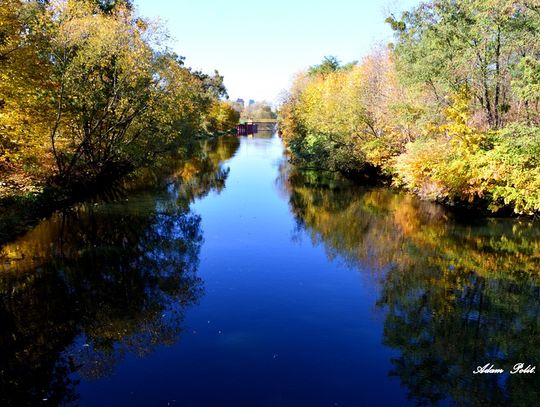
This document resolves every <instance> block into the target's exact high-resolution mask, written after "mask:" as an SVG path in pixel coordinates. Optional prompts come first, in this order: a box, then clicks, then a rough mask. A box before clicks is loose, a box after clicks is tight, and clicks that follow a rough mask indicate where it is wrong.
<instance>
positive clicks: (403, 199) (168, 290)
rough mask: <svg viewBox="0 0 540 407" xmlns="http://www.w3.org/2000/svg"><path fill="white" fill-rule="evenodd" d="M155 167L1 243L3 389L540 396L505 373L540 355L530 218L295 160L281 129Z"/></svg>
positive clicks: (482, 401)
mask: <svg viewBox="0 0 540 407" xmlns="http://www.w3.org/2000/svg"><path fill="white" fill-rule="evenodd" d="M165 181H166V182H163V183H162V182H157V181H156V182H155V183H154V187H152V188H143V187H140V188H134V189H133V190H132V192H130V193H129V194H128V195H127V196H126V197H125V198H123V199H121V200H119V201H116V202H109V203H101V202H96V203H88V204H84V205H79V206H77V207H76V208H72V209H71V210H69V211H66V212H64V213H57V214H54V215H53V216H52V217H51V218H50V219H47V220H44V221H42V222H41V223H40V224H39V225H38V226H37V227H36V228H35V229H34V230H32V231H30V232H29V233H28V234H26V235H25V236H22V237H20V238H19V239H17V240H15V241H14V242H12V243H9V244H7V245H5V246H4V247H3V248H0V298H1V302H0V323H1V326H2V329H1V333H0V380H1V382H0V385H1V389H0V404H2V405H13V406H23V405H47V406H50V405H62V404H64V405H82V406H124V405H126V406H127V405H129V406H154V405H155V406H310V407H317V406H329V407H334V406H340V407H342V406H363V405H365V406H370V405H372V406H401V405H404V406H406V405H455V404H457V405H473V406H476V405H478V406H479V405H493V406H498V405H506V406H510V405H520V406H532V405H538V404H537V402H538V400H540V372H538V373H536V374H525V373H524V374H516V375H511V374H509V372H510V370H511V368H512V366H514V365H515V364H517V363H524V364H525V367H526V366H527V365H531V366H535V365H537V364H538V365H540V278H539V277H538V272H539V271H540V228H539V224H538V223H537V222H534V221H531V220H517V219H499V220H496V219H462V218H460V217H458V216H457V215H454V214H452V213H450V212H448V211H446V210H444V209H443V208H442V207H440V206H438V205H435V204H431V203H427V202H422V201H420V200H418V199H416V198H414V197H412V196H410V195H406V194H401V193H396V192H393V191H390V190H388V189H384V188H362V187H360V186H356V185H353V184H352V183H350V182H348V181H346V180H344V179H339V178H338V177H336V176H334V175H331V174H322V173H316V172H310V173H301V172H299V171H298V170H296V169H294V168H291V167H290V166H289V165H288V164H287V163H286V160H285V158H284V155H283V146H282V144H281V141H280V140H279V138H277V137H276V136H273V137H255V138H241V139H238V138H234V137H231V138H223V139H221V140H219V141H214V142H206V143H205V144H204V146H202V147H201V149H200V151H199V152H198V154H197V156H196V157H195V158H194V159H193V160H191V161H189V162H187V163H184V164H182V165H180V166H179V167H178V168H176V169H175V172H174V174H172V176H171V177H168V178H167V179H166V180H165ZM486 364H493V365H494V366H495V367H496V368H502V369H504V370H505V372H504V373H503V374H473V371H475V370H476V369H477V367H478V366H484V365H486ZM539 368H540V366H539ZM537 370H538V369H537Z"/></svg>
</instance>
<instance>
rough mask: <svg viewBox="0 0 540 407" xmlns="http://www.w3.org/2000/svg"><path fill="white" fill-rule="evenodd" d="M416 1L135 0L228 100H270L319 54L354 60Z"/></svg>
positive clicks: (381, 38)
mask: <svg viewBox="0 0 540 407" xmlns="http://www.w3.org/2000/svg"><path fill="white" fill-rule="evenodd" d="M418 3H419V0H398V1H393V0H379V1H377V0H367V1H366V0H333V1H321V0H273V1H264V2H263V1H260V0H252V1H248V0H135V4H136V5H137V7H138V9H139V12H140V14H141V15H143V16H146V17H152V18H160V19H161V20H162V21H163V22H164V23H165V25H166V27H167V29H168V31H169V33H170V34H171V36H172V39H171V42H170V47H171V48H172V49H173V50H174V51H175V52H177V53H178V54H180V55H183V56H185V57H186V63H187V64H188V65H189V66H192V67H194V68H196V69H201V70H203V71H205V72H209V73H210V72H213V70H214V69H218V70H219V71H220V73H221V74H222V75H224V76H225V85H226V86H227V89H228V91H229V95H230V97H231V99H236V98H238V97H241V98H243V99H245V100H246V101H247V99H256V100H263V99H265V100H268V101H271V102H272V101H274V100H275V99H276V97H277V96H278V94H279V93H280V92H281V91H282V90H283V89H286V88H287V87H288V85H289V83H290V80H291V77H292V76H293V75H294V74H295V73H296V72H298V71H301V70H302V69H305V68H307V67H309V66H310V65H314V64H317V63H318V62H320V61H321V59H322V58H323V57H324V56H325V55H335V56H337V57H338V58H339V59H340V60H341V61H343V62H349V61H352V60H359V59H361V58H362V56H363V55H365V54H366V53H368V52H369V50H370V48H372V47H373V46H374V45H376V44H381V43H382V44H385V43H386V42H388V40H389V39H390V38H391V32H390V29H389V27H387V24H385V23H384V19H385V18H386V15H387V14H388V12H389V11H393V12H399V11H401V10H405V9H410V8H411V7H413V6H414V5H415V4H418Z"/></svg>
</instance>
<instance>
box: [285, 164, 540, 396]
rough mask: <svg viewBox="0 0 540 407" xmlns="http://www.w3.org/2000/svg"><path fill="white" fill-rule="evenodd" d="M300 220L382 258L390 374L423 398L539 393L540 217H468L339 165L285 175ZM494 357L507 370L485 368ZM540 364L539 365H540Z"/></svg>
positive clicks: (346, 247)
mask: <svg viewBox="0 0 540 407" xmlns="http://www.w3.org/2000/svg"><path fill="white" fill-rule="evenodd" d="M280 182H281V184H282V186H283V187H284V188H285V189H286V190H287V194H288V195H289V196H290V207H291V209H292V211H293V213H294V215H295V217H296V220H297V223H298V227H299V229H300V230H303V231H305V232H306V233H307V234H309V235H310V236H311V239H312V240H313V242H314V243H316V244H323V245H324V247H325V248H326V250H327V253H328V255H329V257H330V258H335V257H339V258H341V259H345V260H346V261H347V262H348V263H349V264H350V265H352V266H358V268H359V269H360V270H370V271H371V272H372V273H373V278H374V279H375V280H376V281H377V283H378V284H379V285H380V296H379V300H378V304H377V305H378V307H380V308H381V309H384V310H385V311H386V313H385V324H384V343H385V344H386V345H387V346H389V347H391V348H394V349H396V350H398V351H399V356H398V357H396V358H395V359H393V360H392V364H393V370H392V371H391V372H390V375H395V376H398V377H399V378H400V379H401V381H402V384H403V385H405V386H407V388H408V391H409V397H410V398H411V399H412V400H415V401H416V402H417V403H418V404H419V405H431V404H437V403H438V402H440V401H449V402H450V403H452V404H457V405H472V406H480V405H487V404H489V405H517V406H532V405H537V403H538V400H539V399H540V375H539V374H538V373H537V374H533V375H509V374H508V372H509V371H510V369H511V367H512V366H513V365H514V364H516V363H519V362H522V363H525V366H527V365H528V364H529V363H530V364H532V365H538V367H540V277H539V275H538V272H539V271H540V227H539V226H540V225H539V224H538V222H534V221H527V220H504V219H499V220H496V219H486V220H476V221H471V220H470V219H469V220H467V221H466V222H460V220H459V219H457V218H456V216H452V215H451V214H450V213H448V212H447V211H444V210H443V209H442V208H441V207H439V206H437V205H434V204H429V203H426V202H422V201H419V200H417V199H415V198H413V197H411V196H408V195H401V194H396V193H394V192H391V191H389V190H387V189H378V188H372V189H362V188H359V187H355V186H353V185H351V184H350V183H348V182H346V181H344V180H342V179H339V178H337V177H335V176H332V175H330V174H321V173H314V172H311V173H310V172H304V173H301V172H299V171H295V170H293V169H290V168H286V167H285V166H284V167H283V168H282V174H281V176H280ZM487 363H493V364H495V366H496V367H501V368H503V369H505V370H506V372H507V373H506V374H504V375H502V376H498V375H490V374H485V375H473V374H472V372H473V370H475V369H476V367H477V366H479V365H482V366H484V365H485V364H487ZM538 367H537V369H538Z"/></svg>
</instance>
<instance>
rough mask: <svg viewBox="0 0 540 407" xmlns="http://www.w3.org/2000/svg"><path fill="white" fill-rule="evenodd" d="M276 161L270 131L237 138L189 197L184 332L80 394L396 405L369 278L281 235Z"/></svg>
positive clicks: (287, 224) (399, 398) (89, 398)
mask: <svg viewBox="0 0 540 407" xmlns="http://www.w3.org/2000/svg"><path fill="white" fill-rule="evenodd" d="M281 156H282V145H281V144H280V142H279V140H278V139H277V138H273V139H270V140H269V139H260V138H253V139H248V138H242V144H241V146H240V149H239V150H238V152H237V153H236V155H235V157H234V158H233V159H232V160H230V161H229V162H228V163H225V165H226V166H230V168H231V171H230V174H229V178H228V180H227V184H226V188H225V190H223V191H222V192H221V194H216V193H211V194H210V195H209V196H207V197H206V198H204V199H202V200H199V201H197V202H196V203H195V204H193V210H194V212H195V213H198V214H200V215H201V218H202V229H203V234H204V241H205V243H204V245H203V246H202V248H201V253H200V260H201V263H200V266H199V271H198V273H197V275H198V276H199V277H200V278H202V279H203V281H204V286H205V295H204V296H203V297H202V298H201V300H200V304H199V305H197V306H195V307H192V308H190V309H189V310H188V311H187V312H186V320H185V324H184V326H185V332H186V334H185V335H183V336H182V339H181V340H180V342H179V343H178V344H176V345H174V346H173V347H172V348H167V349H161V350H158V351H156V352H155V353H154V354H152V355H151V356H150V357H149V358H148V359H145V360H136V359H132V360H131V359H130V360H126V362H125V363H123V364H122V365H121V366H119V367H118V371H117V373H116V374H115V376H114V377H112V378H111V379H110V380H109V381H101V382H97V383H87V382H85V383H83V384H82V386H81V387H80V390H81V394H82V399H81V400H83V401H85V402H86V403H89V404H92V403H98V400H99V399H100V397H101V396H100V395H103V394H108V395H109V394H110V400H109V401H110V402H111V403H112V404H121V403H122V402H124V403H125V402H129V403H135V404H137V403H138V404H139V405H145V403H146V405H148V403H150V404H151V403H156V404H159V403H166V402H169V401H171V400H173V399H176V400H178V403H179V405H209V406H210V405H239V406H248V405H253V406H255V405H280V406H281V405H283V406H288V405H299V406H304V405H305V406H308V405H309V406H318V405H330V406H332V405H335V404H334V403H338V404H337V405H357V404H355V403H354V402H355V401H358V400H365V402H366V403H368V405H369V403H370V402H371V403H374V404H372V405H406V397H405V391H404V390H402V389H401V388H400V384H399V380H397V379H390V378H388V371H389V370H390V369H391V365H390V358H391V357H392V356H393V355H394V352H393V351H392V350H389V349H387V348H384V347H382V346H381V345H380V342H381V338H382V334H383V333H382V320H381V318H380V315H379V314H377V313H374V312H373V311H374V304H375V302H376V296H377V292H376V290H375V289H374V287H373V286H372V284H373V282H372V280H369V279H363V278H360V277H359V274H358V273H357V272H352V271H351V270H350V269H349V268H347V267H346V266H345V265H344V264H342V263H341V262H329V261H328V259H327V256H326V254H325V249H324V247H322V246H316V247H314V246H313V245H312V244H311V240H310V239H309V237H307V236H305V238H303V239H301V241H300V242H298V241H295V242H293V241H292V239H291V237H292V234H293V233H294V230H295V227H296V225H295V221H294V219H293V216H292V215H291V213H290V210H289V206H288V202H287V201H286V200H284V199H283V198H282V197H280V196H279V194H278V193H277V191H276V177H277V174H278V170H279V168H278V166H279V161H280V157H281ZM370 281H371V282H370ZM149 377H151V378H152V380H149V379H148V378H149ZM382 386H384V387H385V388H386V389H387V391H385V392H383V393H381V388H382ZM131 392H133V394H131ZM227 401H229V402H230V403H231V404H226V403H227ZM351 402H352V403H353V404H350V403H351ZM264 403H266V404H264Z"/></svg>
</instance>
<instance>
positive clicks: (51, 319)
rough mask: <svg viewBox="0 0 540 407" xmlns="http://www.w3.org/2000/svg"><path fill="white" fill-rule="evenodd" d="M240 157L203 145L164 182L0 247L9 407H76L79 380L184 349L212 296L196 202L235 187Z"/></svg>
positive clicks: (232, 145) (230, 146) (4, 396)
mask: <svg viewBox="0 0 540 407" xmlns="http://www.w3.org/2000/svg"><path fill="white" fill-rule="evenodd" d="M238 146H239V143H238V140H236V139H234V138H229V139H222V140H218V141H212V142H204V143H201V144H200V145H199V146H198V147H197V150H196V151H194V152H193V154H192V156H193V158H192V159H191V160H189V161H187V162H183V163H178V165H177V166H176V167H175V168H176V171H175V172H174V174H172V175H170V176H169V177H167V178H166V179H163V178H162V177H161V175H156V174H150V173H147V174H145V176H146V177H147V179H146V180H145V179H143V178H144V177H143V176H142V175H141V177H140V178H138V179H137V180H132V181H131V183H132V185H131V186H130V188H131V190H132V192H131V193H128V194H127V195H126V196H127V197H128V199H127V200H125V201H120V202H110V203H101V204H83V205H79V206H77V207H76V208H72V209H70V210H68V211H64V212H59V213H55V214H54V215H53V216H52V217H51V218H50V219H48V220H46V221H44V222H42V223H41V224H40V225H38V226H37V227H36V228H34V229H33V230H32V231H31V232H29V233H28V234H27V235H25V236H22V237H21V238H19V239H18V240H16V241H14V242H13V243H10V244H7V245H5V246H3V247H2V248H0V325H1V326H2V330H1V331H0V366H1V369H0V405H3V406H24V405H62V404H67V405H73V404H76V403H77V399H78V393H77V385H78V379H77V378H83V379H97V378H101V377H105V376H107V375H110V374H111V373H112V372H113V371H114V370H115V366H116V365H117V364H118V363H119V362H120V361H121V360H122V359H123V358H124V357H125V356H126V355H136V356H141V357H143V356H145V355H147V354H149V353H151V352H152V351H153V350H154V349H155V348H156V347H158V346H162V345H172V344H174V343H176V342H177V341H178V340H179V339H180V337H181V335H182V322H183V315H184V310H185V309H186V307H189V306H191V305H192V304H194V303H196V302H197V301H198V299H199V298H200V297H201V295H203V292H204V286H203V281H202V280H201V279H200V278H199V277H197V268H198V264H199V252H200V248H201V245H202V242H203V235H202V231H201V227H200V223H201V219H200V217H199V216H198V215H195V214H193V213H192V212H191V211H190V203H191V202H193V201H194V200H195V199H197V198H200V197H202V196H204V195H206V194H208V193H209V192H210V191H217V192H219V191H221V190H222V189H223V188H224V187H225V181H226V178H227V175H228V170H227V168H225V167H224V166H223V165H222V162H223V161H224V160H226V159H228V158H230V157H231V156H232V155H234V154H235V152H236V150H237V149H238ZM169 172H170V171H169ZM152 180H154V181H156V182H151V184H153V185H154V187H153V188H151V190H145V188H144V187H143V186H144V185H148V184H149V182H148V181H152ZM158 180H159V182H157V181H158ZM161 181H163V182H161Z"/></svg>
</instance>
